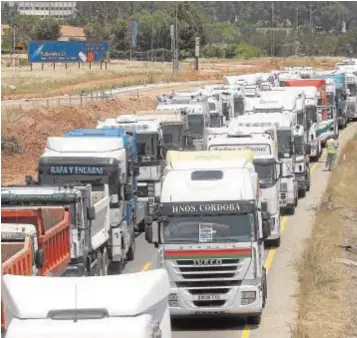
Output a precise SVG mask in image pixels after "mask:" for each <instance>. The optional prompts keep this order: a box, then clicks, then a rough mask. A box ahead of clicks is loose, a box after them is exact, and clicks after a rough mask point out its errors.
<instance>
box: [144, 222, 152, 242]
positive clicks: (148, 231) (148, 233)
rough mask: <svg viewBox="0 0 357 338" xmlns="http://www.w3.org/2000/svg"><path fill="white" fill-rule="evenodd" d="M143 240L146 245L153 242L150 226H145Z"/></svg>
mask: <svg viewBox="0 0 357 338" xmlns="http://www.w3.org/2000/svg"><path fill="white" fill-rule="evenodd" d="M145 240H146V241H147V242H148V243H152V241H153V233H152V226H151V225H147V226H146V228H145Z"/></svg>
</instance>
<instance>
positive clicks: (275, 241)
mask: <svg viewBox="0 0 357 338" xmlns="http://www.w3.org/2000/svg"><path fill="white" fill-rule="evenodd" d="M280 241H281V237H279V238H277V239H272V240H270V241H269V245H270V246H273V247H276V248H279V246H280Z"/></svg>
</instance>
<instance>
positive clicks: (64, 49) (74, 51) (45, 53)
mask: <svg viewBox="0 0 357 338" xmlns="http://www.w3.org/2000/svg"><path fill="white" fill-rule="evenodd" d="M108 52H109V41H100V42H89V41H30V43H29V49H28V60H29V62H30V63H36V62H38V63H40V62H58V63H59V62H63V63H70V62H100V61H105V60H107V59H108Z"/></svg>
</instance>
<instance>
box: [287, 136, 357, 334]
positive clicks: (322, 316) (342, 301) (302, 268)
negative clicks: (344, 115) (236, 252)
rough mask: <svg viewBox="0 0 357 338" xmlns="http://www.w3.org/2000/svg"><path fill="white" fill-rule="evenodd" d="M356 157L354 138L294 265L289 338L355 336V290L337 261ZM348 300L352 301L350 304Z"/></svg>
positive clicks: (355, 201)
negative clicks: (294, 312)
mask: <svg viewBox="0 0 357 338" xmlns="http://www.w3.org/2000/svg"><path fill="white" fill-rule="evenodd" d="M356 153H357V135H356V136H355V137H354V139H353V140H351V141H350V142H349V143H348V144H347V145H346V146H345V147H344V148H343V149H342V154H341V156H340V160H339V163H338V166H337V167H336V169H335V170H333V172H332V175H331V179H330V181H329V183H328V187H327V189H326V192H325V194H324V197H323V200H322V202H321V204H320V206H319V209H318V211H317V213H316V217H315V224H314V227H313V229H312V233H311V237H310V238H309V240H308V243H307V247H306V249H305V251H304V254H303V257H302V259H301V261H300V262H299V264H298V273H299V282H300V290H299V295H298V316H297V322H296V325H295V327H294V329H293V334H292V337H293V338H316V337H319V338H335V337H336V338H340V337H355V336H354V335H353V334H352V333H353V331H352V332H351V331H350V329H349V328H351V325H354V324H355V323H354V319H355V318H356V312H357V310H356V304H357V303H356V299H357V294H356V288H352V289H351V287H350V283H351V281H352V279H351V278H352V277H351V274H348V273H346V271H345V268H344V266H342V264H341V263H340V262H339V259H341V258H343V256H344V254H343V250H342V249H341V248H340V247H338V245H340V244H343V243H344V226H345V224H346V222H347V221H348V220H349V219H350V217H351V214H352V215H353V213H356V205H357V184H356V182H357V157H356V156H355V154H356ZM354 223H355V225H356V222H354ZM355 244H356V243H355ZM355 258H356V257H355ZM355 275H357V268H355ZM354 283H355V287H356V281H354ZM351 291H352V294H351ZM353 293H355V294H354V295H353ZM351 298H354V300H355V301H354V302H352V303H349V302H348V300H350V299H351ZM351 304H354V305H352V307H351ZM353 307H354V309H353ZM353 310H354V312H355V314H353V313H351V311H352V312H353ZM354 330H355V331H354V332H356V327H355V328H354Z"/></svg>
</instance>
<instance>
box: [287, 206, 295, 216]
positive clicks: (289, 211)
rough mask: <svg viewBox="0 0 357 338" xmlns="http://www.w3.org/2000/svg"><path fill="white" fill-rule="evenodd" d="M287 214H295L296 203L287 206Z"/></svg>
mask: <svg viewBox="0 0 357 338" xmlns="http://www.w3.org/2000/svg"><path fill="white" fill-rule="evenodd" d="M286 211H287V214H288V215H291V216H293V215H295V205H294V204H290V205H289V206H288V207H287V208H286Z"/></svg>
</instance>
